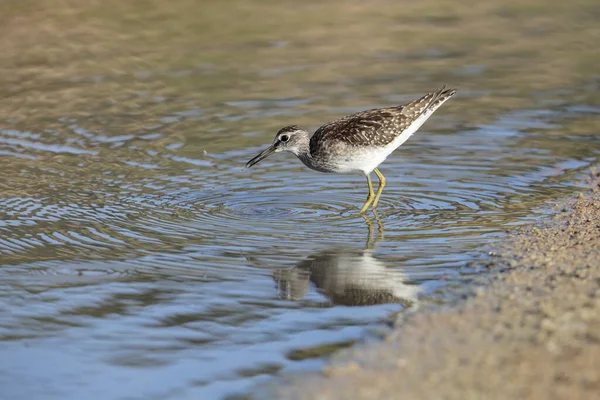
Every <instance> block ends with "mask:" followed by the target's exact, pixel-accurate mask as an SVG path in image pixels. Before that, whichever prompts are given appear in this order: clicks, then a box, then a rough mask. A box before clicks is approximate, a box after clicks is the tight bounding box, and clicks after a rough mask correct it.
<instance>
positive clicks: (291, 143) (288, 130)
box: [246, 125, 309, 168]
mask: <svg viewBox="0 0 600 400" xmlns="http://www.w3.org/2000/svg"><path fill="white" fill-rule="evenodd" d="M308 140H309V134H308V132H307V131H305V130H304V129H302V128H300V127H299V126H298V125H290V126H286V127H283V128H281V129H280V130H279V132H277V135H275V139H273V144H271V146H269V147H268V148H266V149H265V150H263V151H261V152H260V154H258V155H257V156H256V157H254V158H253V159H252V160H250V161H248V163H247V164H246V168H250V167H252V166H253V165H255V164H258V163H259V162H261V161H262V160H264V159H265V158H267V157H268V156H270V155H271V154H273V153H279V152H281V151H289V152H291V153H294V154H295V155H297V156H298V155H300V154H302V153H303V152H304V151H305V149H306V148H307V146H308Z"/></svg>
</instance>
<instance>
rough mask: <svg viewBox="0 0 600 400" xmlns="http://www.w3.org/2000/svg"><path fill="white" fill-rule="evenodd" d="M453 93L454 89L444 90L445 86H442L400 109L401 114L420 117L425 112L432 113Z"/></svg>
mask: <svg viewBox="0 0 600 400" xmlns="http://www.w3.org/2000/svg"><path fill="white" fill-rule="evenodd" d="M454 93H456V89H446V85H443V86H441V87H440V88H439V89H438V90H436V91H435V92H431V93H427V94H426V95H425V96H423V97H421V98H420V99H417V100H414V101H411V102H410V103H408V104H406V105H404V106H403V107H402V108H403V113H406V114H408V115H421V114H424V113H427V112H430V113H432V112H433V111H435V110H437V109H438V108H439V107H440V106H441V105H442V104H444V103H445V102H446V101H447V100H448V99H449V98H450V97H452V96H453V95H454Z"/></svg>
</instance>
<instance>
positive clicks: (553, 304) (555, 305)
mask: <svg viewBox="0 0 600 400" xmlns="http://www.w3.org/2000/svg"><path fill="white" fill-rule="evenodd" d="M591 175H592V179H591V182H590V183H591V187H592V189H591V190H590V191H589V192H587V193H581V194H579V195H578V196H577V198H576V199H573V200H570V201H567V202H565V203H562V204H561V205H559V206H557V207H556V208H555V209H556V212H557V213H556V214H555V215H554V216H553V217H549V220H548V221H546V222H545V223H544V225H543V226H537V227H532V228H527V229H522V230H520V231H518V232H515V233H514V234H512V235H510V236H509V237H508V238H507V240H506V241H505V242H503V243H501V244H499V245H498V247H497V251H496V252H495V257H494V258H493V260H492V261H491V262H490V265H488V266H489V267H490V268H491V269H492V270H494V271H502V272H501V273H498V274H494V275H493V277H492V278H491V280H490V282H489V284H486V285H484V286H482V287H480V288H478V289H477V291H476V295H475V296H473V297H471V298H469V299H468V300H466V301H465V302H464V303H463V304H461V305H459V306H455V307H453V308H446V309H442V310H439V311H436V312H433V313H421V314H418V313H417V314H416V315H414V316H412V317H411V318H409V320H408V321H406V323H404V324H403V325H402V326H401V327H399V328H398V329H397V330H395V331H394V332H393V334H392V335H390V336H389V338H388V339H387V340H386V341H385V342H383V343H381V344H378V345H374V346H368V347H359V348H355V349H352V350H349V351H347V352H344V353H343V354H340V355H339V356H336V357H335V358H334V360H332V362H331V364H330V365H328V366H327V367H326V369H325V370H324V372H323V373H322V374H320V375H308V376H306V375H302V376H296V377H293V378H292V379H291V382H290V383H289V384H288V385H286V386H283V387H279V388H277V389H275V391H276V397H277V398H281V399H484V398H485V399H567V398H568V399H592V398H599V397H600V180H599V176H598V173H596V172H593V173H592V174H591Z"/></svg>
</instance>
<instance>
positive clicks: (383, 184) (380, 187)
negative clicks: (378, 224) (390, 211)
mask: <svg viewBox="0 0 600 400" xmlns="http://www.w3.org/2000/svg"><path fill="white" fill-rule="evenodd" d="M373 172H375V175H377V177H378V178H379V188H377V194H376V195H375V200H373V208H375V207H377V203H379V196H381V192H383V188H384V187H385V176H383V174H382V173H381V172H380V171H379V170H378V169H377V168H375V169H374V170H373Z"/></svg>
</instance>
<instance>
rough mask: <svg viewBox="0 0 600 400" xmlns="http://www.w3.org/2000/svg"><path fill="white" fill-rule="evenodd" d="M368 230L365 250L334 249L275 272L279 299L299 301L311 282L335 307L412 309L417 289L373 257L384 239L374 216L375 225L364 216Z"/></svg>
mask: <svg viewBox="0 0 600 400" xmlns="http://www.w3.org/2000/svg"><path fill="white" fill-rule="evenodd" d="M363 218H364V219H365V222H366V223H367V227H368V237H367V244H366V246H365V248H364V249H357V248H347V247H346V248H333V249H327V250H324V251H322V252H320V253H317V254H315V255H313V256H311V257H309V258H308V259H307V260H304V261H302V262H300V263H299V264H298V265H296V266H295V267H294V268H291V269H282V270H277V271H276V272H275V274H274V279H275V281H276V282H277V292H278V295H279V297H280V298H284V299H288V300H300V299H302V298H303V297H304V296H305V295H306V294H307V292H308V289H309V286H310V282H312V283H313V284H314V285H315V286H316V287H317V289H318V290H319V291H320V292H321V293H322V294H324V295H325V296H327V298H328V299H329V300H330V301H331V302H332V303H333V304H335V305H345V306H367V305H375V304H383V303H402V304H404V305H405V306H409V305H412V304H413V303H415V302H416V300H417V295H418V292H419V290H420V289H419V287H418V286H416V285H410V284H407V283H406V280H407V278H406V276H405V275H404V274H402V273H401V272H400V271H399V270H398V269H397V268H389V267H386V265H385V264H384V262H383V261H381V260H379V259H377V258H376V257H375V256H374V254H373V253H374V251H375V246H376V244H377V242H378V241H379V240H381V239H382V238H383V223H382V222H381V219H380V218H379V216H378V215H377V214H376V213H375V218H376V223H377V234H376V235H374V234H373V231H374V225H375V224H374V223H373V221H372V220H371V219H369V217H367V216H363Z"/></svg>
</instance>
